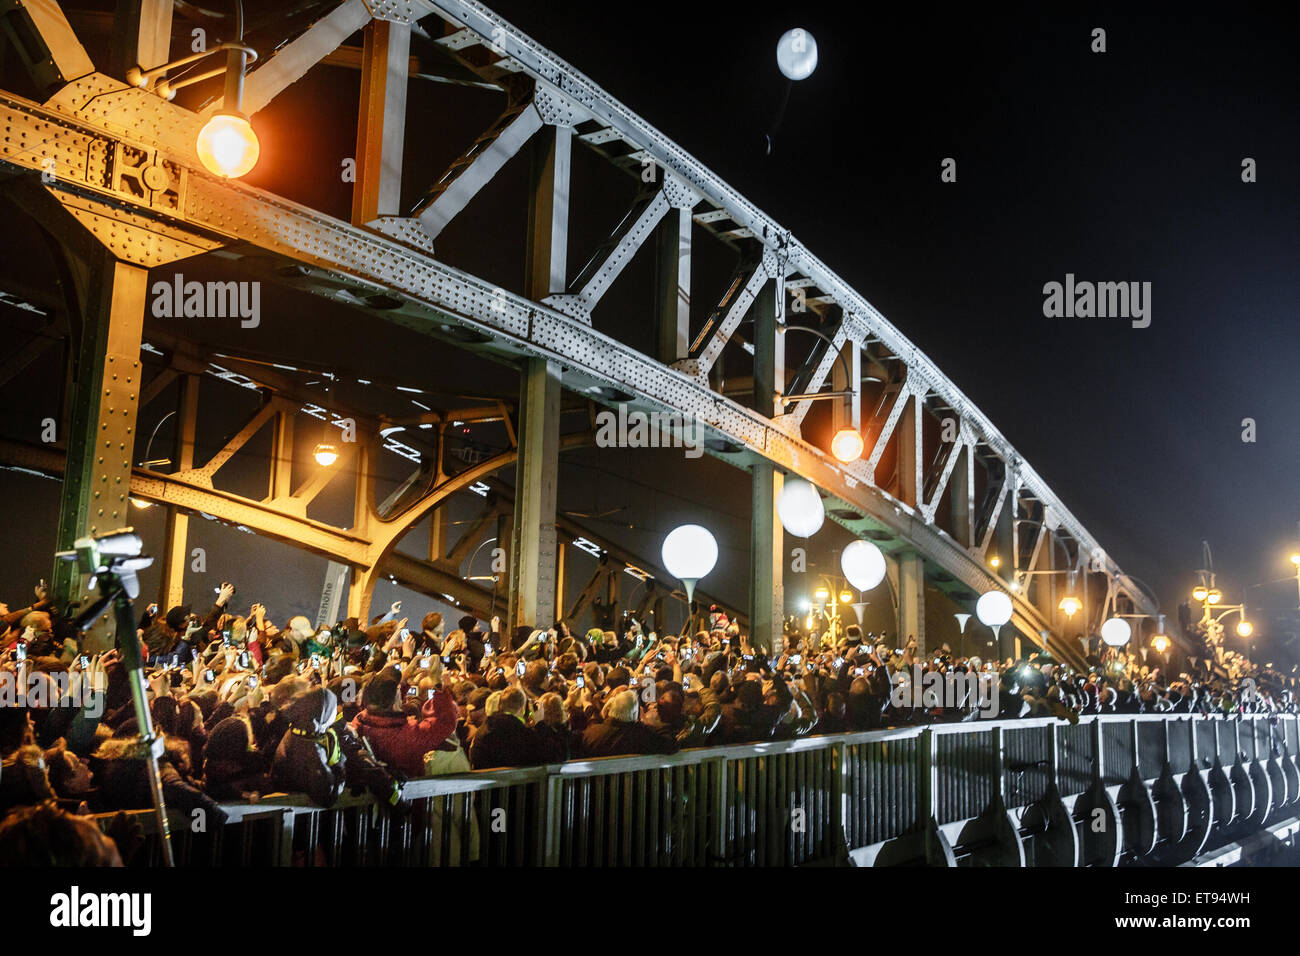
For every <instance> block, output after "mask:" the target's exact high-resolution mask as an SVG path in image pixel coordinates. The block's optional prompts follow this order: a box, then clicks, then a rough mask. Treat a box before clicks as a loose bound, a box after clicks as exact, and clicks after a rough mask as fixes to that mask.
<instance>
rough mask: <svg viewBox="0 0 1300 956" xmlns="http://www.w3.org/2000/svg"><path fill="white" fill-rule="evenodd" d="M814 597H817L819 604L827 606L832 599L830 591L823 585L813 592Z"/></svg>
mask: <svg viewBox="0 0 1300 956" xmlns="http://www.w3.org/2000/svg"><path fill="white" fill-rule="evenodd" d="M813 597H815V598H816V599H817V601H818V602H819V603H821V604H825V603H826V602H827V601H829V600H830V599H831V592H830V589H829V588H827V587H825V586H824V585H823V586H822V587H819V588H818V589H817V590H816V591H814V592H813Z"/></svg>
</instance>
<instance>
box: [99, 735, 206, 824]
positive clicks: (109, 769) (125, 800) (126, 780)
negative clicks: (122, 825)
mask: <svg viewBox="0 0 1300 956" xmlns="http://www.w3.org/2000/svg"><path fill="white" fill-rule="evenodd" d="M137 733H139V730H138V728H137V726H136V723H135V721H134V720H130V721H127V722H126V723H124V724H123V725H122V726H121V727H119V728H118V729H117V732H116V734H115V735H114V736H113V737H111V738H109V739H108V740H105V741H104V742H103V743H101V744H100V745H99V748H98V749H97V750H96V751H95V752H94V754H92V755H91V757H90V769H91V772H92V773H93V774H94V779H95V783H96V784H97V786H98V796H99V799H100V806H98V807H95V809H97V810H146V809H148V808H150V807H152V806H153V791H152V790H151V789H150V786H149V771H148V768H147V762H146V761H145V759H144V758H143V757H141V756H140V752H139V741H138V740H137V739H136V734H137ZM164 740H165V750H164V751H163V755H162V756H161V757H159V758H158V775H159V776H160V777H161V778H162V791H163V801H164V802H165V803H166V804H167V807H168V809H175V810H179V811H181V812H182V813H184V814H185V815H186V816H190V815H191V814H193V812H194V811H195V810H202V811H203V812H204V813H205V814H206V816H207V826H208V827H209V828H212V827H216V826H219V825H221V824H223V823H225V822H226V812H225V811H224V810H222V809H221V806H220V805H219V804H218V803H217V802H216V801H215V800H213V799H212V798H211V797H210V796H208V795H207V794H206V793H204V792H203V791H202V790H200V789H199V788H198V787H197V786H195V784H194V783H193V782H192V781H191V780H190V779H189V772H190V759H189V746H188V745H187V744H186V743H185V741H183V740H177V739H176V738H174V737H167V738H164Z"/></svg>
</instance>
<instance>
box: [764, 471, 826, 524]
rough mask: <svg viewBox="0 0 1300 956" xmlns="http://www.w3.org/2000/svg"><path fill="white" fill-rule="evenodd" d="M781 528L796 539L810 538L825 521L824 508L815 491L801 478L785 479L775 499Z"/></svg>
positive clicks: (820, 497)
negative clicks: (779, 494) (783, 485)
mask: <svg viewBox="0 0 1300 956" xmlns="http://www.w3.org/2000/svg"><path fill="white" fill-rule="evenodd" d="M776 513H777V515H778V516H779V517H780V519H781V526H782V527H783V528H785V530H786V531H788V532H790V534H792V535H794V536H795V537H796V538H811V537H812V536H813V535H815V534H816V533H817V531H818V529H819V528H821V526H822V522H823V521H825V520H826V506H825V505H823V504H822V496H821V495H819V494H817V489H816V488H814V487H813V486H812V485H811V484H810V483H809V482H806V481H804V480H803V479H802V478H787V479H786V480H785V487H783V488H782V489H781V496H780V497H779V498H777V499H776Z"/></svg>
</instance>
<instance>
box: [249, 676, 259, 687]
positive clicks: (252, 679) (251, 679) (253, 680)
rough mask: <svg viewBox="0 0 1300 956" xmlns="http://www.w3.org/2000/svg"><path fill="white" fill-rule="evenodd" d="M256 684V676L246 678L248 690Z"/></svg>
mask: <svg viewBox="0 0 1300 956" xmlns="http://www.w3.org/2000/svg"><path fill="white" fill-rule="evenodd" d="M256 686H257V678H256V677H250V678H248V688H249V690H252V689H253V688H254V687H256Z"/></svg>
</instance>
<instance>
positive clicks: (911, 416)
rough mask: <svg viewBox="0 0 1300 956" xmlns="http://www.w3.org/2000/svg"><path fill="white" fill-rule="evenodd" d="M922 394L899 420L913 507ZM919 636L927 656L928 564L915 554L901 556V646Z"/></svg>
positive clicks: (901, 482)
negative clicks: (926, 594) (926, 601)
mask: <svg viewBox="0 0 1300 956" xmlns="http://www.w3.org/2000/svg"><path fill="white" fill-rule="evenodd" d="M921 400H922V396H921V395H919V394H918V395H915V396H909V397H908V399H907V406H906V408H904V409H903V414H902V417H901V418H900V419H899V420H898V494H899V497H900V498H901V499H902V500H903V501H904V502H906V503H907V504H909V505H912V506H913V507H918V508H919V507H920V504H921V497H922V496H923V494H924V488H923V484H922V481H923V479H922V477H921V453H922V448H923V447H924V446H923V445H922V432H921V426H922V413H921ZM911 637H915V638H916V644H917V648H918V652H919V653H925V562H924V561H923V560H922V558H921V556H920V555H919V554H916V553H915V552H904V553H901V554H899V556H898V646H899V647H903V646H905V645H906V644H907V641H908V639H909V638H911Z"/></svg>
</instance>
